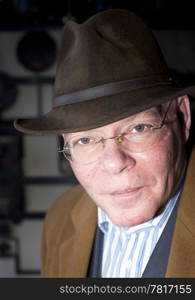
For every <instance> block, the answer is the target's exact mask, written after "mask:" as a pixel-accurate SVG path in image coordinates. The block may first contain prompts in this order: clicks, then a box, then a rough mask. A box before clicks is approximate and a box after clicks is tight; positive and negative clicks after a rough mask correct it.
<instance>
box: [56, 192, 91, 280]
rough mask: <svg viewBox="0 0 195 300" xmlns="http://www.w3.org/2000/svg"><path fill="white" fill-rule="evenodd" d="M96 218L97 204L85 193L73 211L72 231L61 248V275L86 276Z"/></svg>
mask: <svg viewBox="0 0 195 300" xmlns="http://www.w3.org/2000/svg"><path fill="white" fill-rule="evenodd" d="M96 220H97V212H96V206H95V204H94V203H93V202H92V200H91V199H90V197H89V196H88V195H87V194H86V193H85V194H84V195H83V196H82V197H81V199H80V201H79V202H78V203H77V205H76V206H75V207H74V209H73V211H72V215H71V221H70V222H71V223H72V226H70V231H71V232H69V238H68V239H67V240H66V241H64V242H63V244H62V245H61V247H60V250H59V277H85V276H86V274H87V269H88V264H89V260H90V255H91V249H92V246H93V239H94V234H95V229H96V222H97V221H96ZM66 230H68V229H66ZM64 234H65V233H64Z"/></svg>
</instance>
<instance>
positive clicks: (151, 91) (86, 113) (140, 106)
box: [14, 86, 195, 135]
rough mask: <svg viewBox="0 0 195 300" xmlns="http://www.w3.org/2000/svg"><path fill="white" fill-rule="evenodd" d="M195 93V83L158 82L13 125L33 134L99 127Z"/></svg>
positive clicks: (55, 110) (21, 120)
mask: <svg viewBox="0 0 195 300" xmlns="http://www.w3.org/2000/svg"><path fill="white" fill-rule="evenodd" d="M186 94H187V95H190V96H192V97H194V96H195V86H190V87H186V88H178V87H175V86H167V87H165V86H157V87H152V88H144V89H138V90H133V91H126V92H123V93H120V94H115V95H112V96H106V97H101V98H97V99H93V100H88V101H83V102H79V103H74V104H66V105H62V106H59V107H55V108H53V109H52V110H51V111H50V112H48V113H47V114H45V115H43V116H41V117H39V118H36V119H28V120H27V119H18V120H16V121H15V122H14V127H15V128H16V129H17V130H19V131H21V132H24V133H29V134H34V135H49V134H52V135H53V134H55V135H56V134H57V135H58V134H62V133H71V132H79V131H85V130H89V129H94V128H98V127H101V126H104V125H107V124H110V123H113V122H116V121H119V120H121V119H123V118H126V117H128V116H131V115H133V114H136V113H139V112H141V111H144V110H146V109H149V108H151V107H153V106H157V105H160V104H163V103H165V102H167V101H169V100H172V99H175V98H177V97H179V96H183V95H186Z"/></svg>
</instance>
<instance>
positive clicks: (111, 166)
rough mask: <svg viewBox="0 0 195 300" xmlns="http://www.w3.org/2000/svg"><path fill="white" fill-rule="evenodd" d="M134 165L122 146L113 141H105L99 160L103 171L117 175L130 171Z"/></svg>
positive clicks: (134, 162) (132, 159)
mask: <svg viewBox="0 0 195 300" xmlns="http://www.w3.org/2000/svg"><path fill="white" fill-rule="evenodd" d="M135 164H136V161H135V159H134V158H133V157H132V156H131V154H130V153H129V152H128V151H127V149H124V147H123V144H122V143H121V144H118V143H116V142H115V141H114V140H107V141H106V145H105V148H104V153H103V156H102V160H101V166H102V168H103V170H104V171H106V172H107V173H110V174H118V173H121V172H122V171H124V170H126V169H131V168H133V167H134V165H135Z"/></svg>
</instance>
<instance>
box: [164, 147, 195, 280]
mask: <svg viewBox="0 0 195 300" xmlns="http://www.w3.org/2000/svg"><path fill="white" fill-rule="evenodd" d="M166 277H195V151H193V153H192V155H191V159H190V162H189V165H188V170H187V175H186V179H185V184H184V189H183V192H182V195H181V199H180V203H179V208H178V214H177V220H176V225H175V230H174V235H173V240H172V246H171V251H170V256H169V262H168V267H167V272H166Z"/></svg>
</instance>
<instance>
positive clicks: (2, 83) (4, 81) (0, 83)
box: [0, 72, 18, 111]
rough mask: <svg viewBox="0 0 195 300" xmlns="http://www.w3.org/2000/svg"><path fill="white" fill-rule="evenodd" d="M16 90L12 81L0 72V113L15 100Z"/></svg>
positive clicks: (8, 76)
mask: <svg viewBox="0 0 195 300" xmlns="http://www.w3.org/2000/svg"><path fill="white" fill-rule="evenodd" d="M17 94H18V90H17V85H16V83H15V82H14V79H13V78H12V77H11V76H10V75H8V74H6V73H4V72H0V111H2V110H3V109H5V108H7V107H9V106H10V105H12V104H13V103H14V102H15V100H16V98H17Z"/></svg>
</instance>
